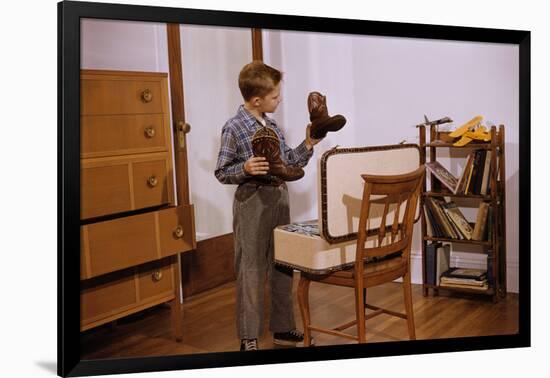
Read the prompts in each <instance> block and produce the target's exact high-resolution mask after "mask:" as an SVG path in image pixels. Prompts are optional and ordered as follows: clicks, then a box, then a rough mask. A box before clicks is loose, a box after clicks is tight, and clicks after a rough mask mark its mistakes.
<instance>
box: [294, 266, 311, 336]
mask: <svg viewBox="0 0 550 378" xmlns="http://www.w3.org/2000/svg"><path fill="white" fill-rule="evenodd" d="M309 283H310V280H308V279H307V278H306V277H304V275H303V274H302V273H300V281H299V282H298V289H297V292H298V305H299V306H300V313H301V314H302V322H303V323H304V346H311V331H310V329H309V326H310V324H311V317H310V313H309Z"/></svg>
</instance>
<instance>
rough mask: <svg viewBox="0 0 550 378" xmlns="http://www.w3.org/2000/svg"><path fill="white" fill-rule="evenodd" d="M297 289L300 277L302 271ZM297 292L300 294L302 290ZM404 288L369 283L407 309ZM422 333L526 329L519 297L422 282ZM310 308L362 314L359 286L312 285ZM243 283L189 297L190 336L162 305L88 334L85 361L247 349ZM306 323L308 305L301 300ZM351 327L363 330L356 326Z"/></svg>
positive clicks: (417, 290)
mask: <svg viewBox="0 0 550 378" xmlns="http://www.w3.org/2000/svg"><path fill="white" fill-rule="evenodd" d="M294 282H295V285H294V287H296V284H297V276H295V277H294ZM294 298H296V296H294ZM402 298H403V297H402V289H401V285H400V284H399V283H389V284H386V285H382V286H380V287H377V288H373V289H369V291H368V294H367V301H368V302H369V303H372V304H374V305H378V306H381V307H386V308H388V309H392V310H395V311H400V312H402V311H403V310H404V307H403V299H402ZM413 305H414V314H415V323H416V336H417V339H436V338H452V337H464V336H485V335H501V334H513V333H516V332H517V331H518V295H517V294H508V296H507V297H506V298H504V299H502V300H500V301H499V302H498V303H493V302H492V301H491V300H490V299H489V298H486V297H484V296H469V295H463V294H462V295H459V294H451V293H447V292H440V295H439V296H437V297H434V296H433V295H432V294H431V292H430V295H429V296H428V297H424V296H422V291H421V285H413ZM310 306H311V311H312V322H313V324H316V323H317V324H319V325H327V326H336V325H338V324H341V323H344V322H346V321H348V320H351V319H353V317H354V304H353V290H352V289H349V288H340V287H333V286H327V285H322V284H318V283H312V285H311V288H310ZM234 312H235V285H234V284H233V283H229V284H225V285H223V286H220V287H218V288H215V289H212V290H210V291H208V292H205V293H201V294H198V295H196V296H194V297H191V298H189V299H187V300H186V301H185V302H184V303H183V335H184V336H183V337H184V339H183V342H176V341H175V340H174V339H173V337H172V334H171V328H170V327H171V321H170V309H169V307H168V306H167V305H160V306H157V307H154V308H151V309H149V310H146V311H143V312H141V313H139V314H135V315H131V316H129V317H126V318H123V319H120V320H119V321H118V323H117V324H116V326H112V325H105V326H101V327H97V328H95V329H91V330H88V331H86V332H84V333H82V337H81V351H82V359H96V358H109V357H137V356H140V357H141V356H165V355H174V354H191V353H206V352H226V351H236V350H238V349H239V341H238V340H237V336H236V331H235V314H234ZM294 313H295V316H296V323H297V326H298V328H300V329H301V328H302V323H301V317H300V311H299V309H298V305H297V303H296V299H295V303H294ZM366 324H367V342H384V341H393V340H407V339H408V336H407V335H408V334H407V324H406V321H405V320H402V319H399V318H395V317H390V316H387V315H380V316H377V317H375V318H373V319H370V320H368V321H367V323H366ZM265 329H266V331H265V332H264V335H263V336H262V337H261V338H260V339H259V346H260V348H261V349H269V348H275V346H274V345H273V343H272V337H271V334H270V333H269V332H268V331H267V329H268V328H267V322H266V327H265ZM348 332H350V333H355V327H353V328H349V329H348ZM313 336H314V337H315V340H316V344H317V345H334V344H345V343H352V342H353V341H351V340H347V339H343V338H338V337H335V336H330V335H323V334H318V333H313Z"/></svg>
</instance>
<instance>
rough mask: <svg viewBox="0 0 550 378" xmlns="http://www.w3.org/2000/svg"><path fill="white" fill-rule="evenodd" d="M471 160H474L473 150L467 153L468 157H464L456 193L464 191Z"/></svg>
mask: <svg viewBox="0 0 550 378" xmlns="http://www.w3.org/2000/svg"><path fill="white" fill-rule="evenodd" d="M473 160H474V152H471V153H469V154H468V158H467V159H466V165H465V166H464V169H463V170H462V174H461V175H460V178H459V179H458V189H457V193H461V194H462V193H464V192H465V191H466V183H467V182H468V175H469V172H470V171H471V170H472V164H473Z"/></svg>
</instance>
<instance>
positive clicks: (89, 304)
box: [80, 269, 138, 329]
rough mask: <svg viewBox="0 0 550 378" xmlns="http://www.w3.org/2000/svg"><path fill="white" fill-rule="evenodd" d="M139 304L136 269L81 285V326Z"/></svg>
mask: <svg viewBox="0 0 550 378" xmlns="http://www.w3.org/2000/svg"><path fill="white" fill-rule="evenodd" d="M137 303H138V297H137V284H136V280H135V274H134V269H129V270H126V271H121V272H116V273H113V274H108V275H105V276H103V277H98V278H96V279H94V280H90V281H86V282H82V283H81V289H80V319H81V320H80V326H81V329H86V328H87V327H86V326H87V325H90V324H92V323H95V322H98V321H101V320H102V319H105V318H108V317H111V316H114V315H116V314H117V313H120V312H123V311H127V310H128V309H130V308H132V307H134V306H135V305H136V304H137Z"/></svg>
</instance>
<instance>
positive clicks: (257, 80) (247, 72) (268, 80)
mask: <svg viewBox="0 0 550 378" xmlns="http://www.w3.org/2000/svg"><path fill="white" fill-rule="evenodd" d="M282 77H283V74H282V72H281V71H279V70H277V69H275V68H273V67H271V66H268V65H267V64H265V63H264V62H262V61H260V60H254V61H253V62H251V63H248V64H247V65H246V66H244V67H243V68H242V70H241V72H240V73H239V89H240V90H241V94H242V95H243V98H244V100H245V101H249V100H250V99H251V98H252V97H256V96H258V97H264V96H265V95H267V94H268V93H269V92H271V91H272V90H273V89H275V87H276V86H277V84H279V83H280V81H281V79H282Z"/></svg>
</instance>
